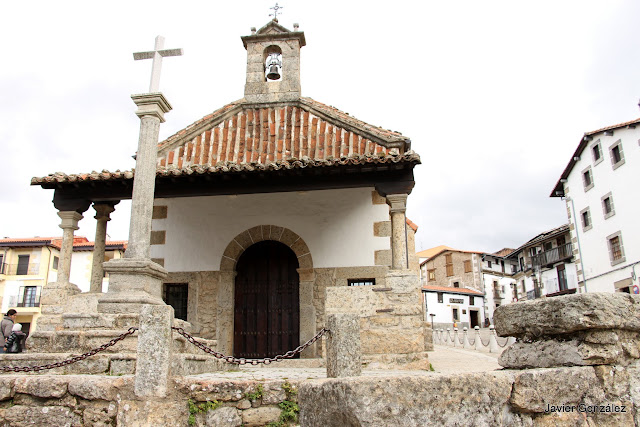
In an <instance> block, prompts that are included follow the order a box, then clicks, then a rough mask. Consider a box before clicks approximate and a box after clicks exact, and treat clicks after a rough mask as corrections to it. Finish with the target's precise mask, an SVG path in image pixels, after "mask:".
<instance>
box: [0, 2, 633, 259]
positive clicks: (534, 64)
mask: <svg viewBox="0 0 640 427" xmlns="http://www.w3.org/2000/svg"><path fill="white" fill-rule="evenodd" d="M273 4H274V2H271V1H263V0H260V1H258V0H253V1H247V0H243V1H237V2H224V3H223V2H212V1H184V2H176V1H162V0H153V1H146V0H136V1H127V2H124V1H111V2H106V3H105V2H100V3H97V2H88V1H86V0H84V1H61V2H52V1H33V0H32V1H29V2H3V5H2V14H1V16H0V39H1V40H3V48H2V59H0V61H1V62H2V64H3V65H2V66H0V100H1V101H2V102H0V147H1V149H2V150H1V154H0V156H1V158H2V160H3V161H2V166H3V167H2V169H0V174H1V176H0V180H1V181H0V182H1V185H0V203H1V209H0V237H4V236H8V237H30V236H58V235H61V232H62V230H60V229H59V228H58V224H59V219H58V217H57V215H56V210H55V209H54V207H53V205H52V203H51V199H52V197H53V191H52V190H43V189H41V188H40V187H31V186H30V185H29V183H30V179H31V177H33V176H45V175H47V174H49V173H53V172H56V171H62V172H65V173H79V172H90V171H92V170H102V169H108V170H115V169H121V170H128V169H131V168H132V167H134V161H133V159H132V158H131V155H132V154H133V153H134V152H135V151H136V147H137V141H138V130H139V119H138V118H137V117H136V116H135V114H134V111H135V105H134V104H133V102H132V101H131V98H130V95H131V94H134V93H142V92H146V91H147V89H148V85H149V76H150V70H151V63H150V61H134V60H133V58H132V53H133V52H138V51H146V50H150V49H152V47H153V42H154V38H155V36H156V35H159V34H161V35H163V36H164V37H165V38H166V44H165V48H178V47H181V48H183V49H184V51H185V55H184V56H183V57H180V58H166V59H165V60H164V63H163V71H162V79H161V82H160V89H161V91H162V92H163V93H164V94H165V96H166V97H167V99H168V100H169V102H170V103H171V104H172V106H173V111H171V112H170V113H168V114H167V115H166V119H167V122H166V123H164V124H163V125H162V128H161V131H160V138H161V139H163V138H165V137H167V136H169V135H172V134H173V133H174V132H176V131H178V130H180V129H182V128H184V127H185V126H187V125H189V124H191V123H192V122H194V121H196V120H197V119H200V118H201V117H203V116H205V115H206V114H208V113H210V112H212V111H214V110H216V109H217V108H219V107H220V106H222V105H224V104H227V103H229V102H231V101H234V100H236V99H239V98H241V97H242V96H243V91H244V81H245V66H246V51H245V50H244V48H243V46H242V42H241V40H240V36H242V35H249V34H250V28H251V27H254V26H255V27H257V28H260V27H261V26H263V25H264V24H266V23H267V22H268V20H269V19H270V18H269V16H268V14H269V13H270V12H271V11H270V10H269V8H270V7H271V6H273ZM279 4H280V5H281V6H284V9H283V10H282V12H283V13H282V15H281V17H280V19H279V21H280V23H281V24H282V25H284V26H285V27H287V28H289V29H293V23H294V22H297V23H299V24H300V30H302V31H304V32H305V36H306V40H307V46H306V47H304V48H303V49H302V64H301V67H302V70H301V79H302V93H303V96H308V97H311V98H313V99H315V100H318V101H320V102H323V103H326V104H330V105H333V106H335V107H337V108H339V109H341V110H343V111H345V112H348V113H350V114H351V115H353V116H355V117H357V118H359V119H361V120H364V121H366V122H369V123H371V124H374V125H378V126H382V127H384V128H388V129H392V130H396V131H400V132H402V133H403V134H404V135H407V136H409V137H410V138H411V140H412V143H413V148H414V150H416V151H417V152H418V153H419V154H420V156H421V158H422V165H421V166H418V167H417V168H416V169H415V177H416V187H415V189H414V191H413V193H412V194H411V196H410V198H409V207H408V216H409V218H411V219H412V220H413V221H414V222H415V223H417V224H418V225H419V227H420V229H419V231H418V235H417V246H418V247H417V249H418V250H421V249H427V248H430V247H433V246H437V245H441V244H445V245H448V246H451V247H455V248H459V249H465V250H478V251H487V252H494V251H497V250H499V249H501V248H503V247H514V248H515V247H518V246H520V245H521V244H522V243H524V242H525V241H526V240H528V239H530V238H531V237H533V236H535V235H536V234H538V233H540V232H542V231H544V230H547V229H550V228H554V227H556V226H559V225H561V224H563V223H566V222H567V217H566V211H565V208H564V203H563V202H562V201H561V200H559V199H556V198H550V197H549V194H550V193H551V190H552V189H553V187H554V185H555V183H556V181H557V180H558V178H559V177H560V174H561V173H562V170H563V169H564V167H565V166H566V164H567V162H568V161H569V159H570V157H571V155H572V154H573V151H574V150H575V148H576V147H577V145H578V142H579V140H580V138H581V136H582V134H583V133H584V132H587V131H591V130H595V129H598V128H600V127H603V126H607V125H611V124H615V123H620V122H624V121H627V120H631V119H635V118H637V117H639V116H640V111H639V109H638V99H639V98H640V25H638V17H639V16H640V2H638V1H635V0H628V1H617V0H607V1H602V0H600V1H588V0H579V1H577V0H576V1H573V0H563V1H558V0H554V1H545V0H542V1H540V0H539V1H535V2H534V1H528V2H526V1H514V0H509V1H494V0H483V1H479V0H471V1H466V0H458V1H451V2H445V1H430V0H429V1H427V0H423V1H421V2H416V1H404V0H396V1H394V2H383V1H371V0H369V1H366V2H364V1H362V2H355V1H353V2H345V1H333V0H324V1H322V2H311V1H293V0H282V1H279ZM129 210H130V204H129V203H128V202H122V203H120V204H119V205H118V206H117V207H116V212H115V213H114V214H113V215H112V217H113V220H112V221H111V222H110V223H109V231H108V233H109V236H110V237H111V239H114V240H115V239H127V237H128V227H129ZM93 215H94V213H93V209H91V210H90V211H88V212H87V213H86V214H85V219H84V220H82V221H81V224H80V225H81V228H80V230H79V231H78V232H77V234H78V235H84V236H87V237H88V238H89V239H90V240H93V238H94V235H95V220H94V219H93V218H92V217H93Z"/></svg>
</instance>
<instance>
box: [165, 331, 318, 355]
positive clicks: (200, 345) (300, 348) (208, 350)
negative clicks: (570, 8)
mask: <svg viewBox="0 0 640 427" xmlns="http://www.w3.org/2000/svg"><path fill="white" fill-rule="evenodd" d="M171 329H173V330H174V331H176V332H177V333H179V334H180V335H182V336H183V337H185V338H186V339H187V341H189V342H190V343H191V344H193V345H195V346H196V347H198V348H199V349H200V350H202V351H204V352H205V353H209V354H211V355H212V356H214V357H216V358H217V359H221V360H223V361H225V362H227V363H232V364H234V365H247V364H250V365H259V364H260V363H263V364H265V365H268V364H270V363H272V362H280V361H282V360H283V359H291V358H292V357H294V356H295V355H296V354H298V353H301V352H302V351H303V350H304V349H305V348H307V347H309V346H310V345H312V344H313V343H315V342H316V341H318V340H319V339H320V338H322V336H323V335H324V334H326V333H327V332H329V330H328V329H327V328H322V329H321V330H320V332H318V333H317V334H316V335H315V336H314V337H313V338H311V339H310V340H309V341H307V342H306V343H304V344H302V345H299V346H298V347H296V349H295V350H291V351H287V352H286V353H285V354H279V355H277V356H274V357H265V358H263V359H245V358H244V357H233V356H225V355H224V354H222V353H219V352H217V351H215V350H213V349H211V348H209V347H207V346H206V345H204V344H203V343H201V342H200V341H197V340H196V339H195V338H194V337H193V336H191V335H189V334H188V333H186V332H185V331H184V329H183V328H177V327H175V326H174V327H172V328H171Z"/></svg>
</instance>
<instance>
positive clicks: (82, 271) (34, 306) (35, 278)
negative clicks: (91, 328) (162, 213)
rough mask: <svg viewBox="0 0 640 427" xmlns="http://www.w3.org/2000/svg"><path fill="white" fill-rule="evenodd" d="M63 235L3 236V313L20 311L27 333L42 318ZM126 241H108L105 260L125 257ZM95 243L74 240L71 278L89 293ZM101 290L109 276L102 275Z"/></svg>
mask: <svg viewBox="0 0 640 427" xmlns="http://www.w3.org/2000/svg"><path fill="white" fill-rule="evenodd" d="M61 243H62V238H61V237H30V238H12V239H9V238H5V239H0V295H1V296H2V306H1V307H2V308H1V310H2V312H3V313H6V312H7V311H8V310H9V309H14V310H16V311H17V312H18V317H17V318H16V322H18V323H21V324H22V330H23V332H25V333H26V334H28V333H29V331H30V330H34V329H35V328H36V325H37V321H38V318H39V317H40V295H41V293H42V289H43V288H44V287H45V286H46V285H47V283H50V282H55V281H56V279H57V275H58V263H59V262H60V245H61ZM126 243H127V242H123V241H111V242H109V241H108V242H106V247H105V252H104V257H103V260H102V261H108V260H110V259H114V258H122V256H123V255H124V251H125V249H126V248H127V244H126ZM93 249H94V242H90V241H89V240H88V239H87V238H86V237H81V236H77V237H74V239H73V255H72V259H73V261H72V266H73V267H72V268H71V281H72V282H73V283H76V284H77V285H78V287H79V288H80V289H81V290H82V291H83V292H89V289H90V282H91V269H92V265H93ZM99 281H100V289H101V291H102V290H104V291H106V290H107V288H108V286H109V278H108V277H100V278H99Z"/></svg>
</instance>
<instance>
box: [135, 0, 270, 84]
mask: <svg viewBox="0 0 640 427" xmlns="http://www.w3.org/2000/svg"><path fill="white" fill-rule="evenodd" d="M276 6H277V4H276ZM163 47H164V37H162V36H158V37H156V44H155V47H154V48H153V50H150V51H148V52H136V53H134V54H133V59H135V60H136V61H137V60H140V59H152V58H153V65H152V66H151V83H150V84H149V93H155V92H159V91H160V90H159V87H160V70H161V68H162V57H163V56H182V54H183V51H182V49H181V48H180V49H163Z"/></svg>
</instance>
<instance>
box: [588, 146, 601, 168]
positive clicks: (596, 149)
mask: <svg viewBox="0 0 640 427" xmlns="http://www.w3.org/2000/svg"><path fill="white" fill-rule="evenodd" d="M591 157H593V165H594V166H595V165H597V164H598V163H600V162H601V161H602V147H600V140H597V141H596V142H594V143H593V144H592V145H591Z"/></svg>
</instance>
